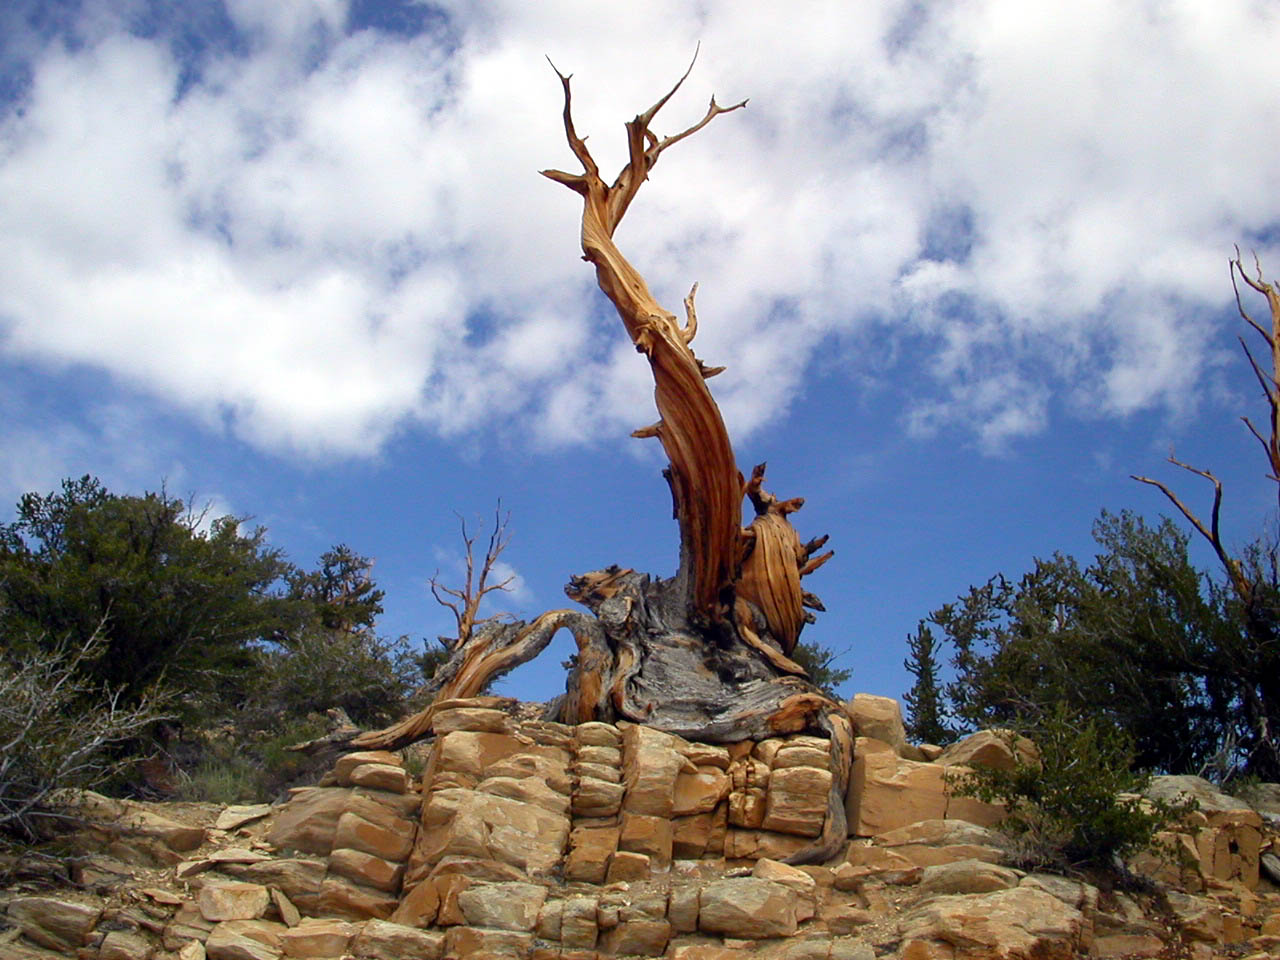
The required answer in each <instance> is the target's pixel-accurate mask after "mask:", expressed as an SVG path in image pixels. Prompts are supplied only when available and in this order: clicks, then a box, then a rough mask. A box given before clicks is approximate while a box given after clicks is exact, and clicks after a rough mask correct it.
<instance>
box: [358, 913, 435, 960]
mask: <svg viewBox="0 0 1280 960" xmlns="http://www.w3.org/2000/svg"><path fill="white" fill-rule="evenodd" d="M351 955H352V956H354V957H361V958H364V957H369V958H376V960H440V958H441V957H442V956H444V934H443V933H441V932H439V931H436V930H415V929H413V928H412V927H406V926H402V925H400V924H398V923H389V922H387V921H385V920H369V921H367V922H366V923H365V925H364V927H363V929H361V931H360V933H359V934H358V935H357V936H356V938H355V940H354V941H353V942H352V944H351Z"/></svg>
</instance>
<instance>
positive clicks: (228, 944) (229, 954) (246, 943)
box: [204, 920, 288, 960]
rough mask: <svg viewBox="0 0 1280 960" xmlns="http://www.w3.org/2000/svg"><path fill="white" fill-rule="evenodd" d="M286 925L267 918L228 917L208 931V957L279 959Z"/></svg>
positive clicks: (214, 958)
mask: <svg viewBox="0 0 1280 960" xmlns="http://www.w3.org/2000/svg"><path fill="white" fill-rule="evenodd" d="M287 929H288V928H287V927H285V926H284V925H283V924H279V923H270V922H268V921H266V920H228V921H226V922H225V923H219V924H218V925H217V926H215V927H214V928H213V930H212V931H211V932H210V933H209V939H208V940H206V941H205V943H204V949H205V953H206V954H207V955H208V958H209V960H278V958H279V957H280V954H281V945H280V936H281V934H283V933H284V932H285V931H286V930H287Z"/></svg>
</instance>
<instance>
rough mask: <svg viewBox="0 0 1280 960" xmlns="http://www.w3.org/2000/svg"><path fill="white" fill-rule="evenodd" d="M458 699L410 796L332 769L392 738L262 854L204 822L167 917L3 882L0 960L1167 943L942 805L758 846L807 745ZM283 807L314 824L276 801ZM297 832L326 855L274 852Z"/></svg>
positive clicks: (918, 953)
mask: <svg viewBox="0 0 1280 960" xmlns="http://www.w3.org/2000/svg"><path fill="white" fill-rule="evenodd" d="M473 706H474V707H475V708H476V709H478V710H490V709H495V710H496V709H497V708H494V707H489V706H485V705H483V704H472V703H470V702H467V701H459V702H458V704H457V705H456V706H455V708H453V709H455V710H456V711H457V714H456V718H455V719H456V720H457V722H458V724H460V726H458V727H457V728H456V729H452V730H451V731H450V732H448V733H446V734H445V735H444V736H443V737H441V738H440V741H437V744H436V746H437V747H440V745H441V742H443V743H444V747H445V748H447V749H444V751H443V753H444V754H447V755H448V756H450V757H453V758H455V760H457V761H458V765H456V766H451V765H450V764H451V763H453V762H454V761H452V760H450V761H448V762H445V761H444V760H442V756H441V751H440V750H437V751H436V752H435V755H433V756H432V757H431V759H430V761H429V763H428V773H427V776H426V778H425V779H426V788H425V789H426V793H425V798H424V796H423V795H421V794H419V793H418V792H417V791H418V789H419V786H418V784H417V783H413V782H410V781H409V780H408V779H407V778H406V781H405V783H406V792H405V793H397V792H396V789H397V787H396V785H397V784H398V783H399V779H398V778H395V780H394V782H393V781H392V780H387V781H386V786H387V787H388V789H382V790H379V789H372V788H370V787H369V786H367V785H366V786H359V785H355V784H357V782H358V781H359V779H360V776H359V775H358V774H357V772H358V771H360V770H362V769H368V768H383V767H393V768H396V769H402V768H399V767H397V763H398V761H397V760H396V759H395V757H394V756H393V755H366V756H362V757H356V758H355V759H353V760H352V761H350V762H348V763H346V764H345V765H344V767H343V770H344V772H343V773H342V774H341V775H339V774H338V773H336V772H335V773H334V774H332V775H330V777H329V778H327V779H328V780H329V781H330V782H336V783H338V784H340V786H337V787H328V788H321V789H320V790H315V789H311V790H302V791H298V793H297V797H296V799H295V800H294V801H291V802H290V803H289V804H287V805H285V806H284V807H282V808H277V809H276V810H275V811H274V812H273V813H274V817H275V820H276V823H275V824H274V827H273V829H274V832H273V833H272V835H273V836H277V837H280V838H282V839H283V838H286V837H287V838H291V839H292V840H293V841H294V843H293V844H291V845H290V847H289V848H288V849H281V850H276V851H272V850H271V848H270V847H268V846H267V845H266V844H263V843H261V842H260V841H258V840H257V839H255V838H257V837H261V836H262V835H263V833H264V832H266V831H267V830H268V828H269V826H271V825H269V824H262V825H260V826H257V827H250V828H249V829H247V830H245V831H244V832H242V833H241V835H240V836H239V837H235V838H231V837H226V836H219V835H217V833H216V832H215V834H214V839H215V842H218V843H220V846H219V847H218V848H217V849H213V850H211V849H209V848H208V847H207V846H206V847H202V848H201V849H200V850H199V851H198V852H196V853H195V854H193V855H192V857H191V859H189V860H187V861H185V862H183V863H181V864H179V865H178V867H177V869H176V871H175V872H174V874H173V877H172V879H175V880H177V881H180V882H178V883H176V884H173V885H171V889H166V885H165V884H163V883H161V884H160V885H159V886H153V887H149V888H146V889H145V890H143V891H140V893H142V895H143V896H145V897H146V898H147V899H146V901H145V905H146V906H147V908H148V911H147V912H151V914H152V916H157V915H159V914H163V913H164V912H166V911H167V912H168V915H167V916H160V917H159V919H158V920H157V921H156V922H155V924H154V925H152V926H147V925H146V924H147V923H150V921H149V920H146V921H145V922H144V920H143V919H142V918H143V916H144V915H143V913H140V912H138V911H137V910H136V909H135V908H134V907H133V906H125V907H121V906H120V901H114V902H113V901H110V900H101V901H99V903H105V904H106V907H107V909H106V912H105V913H104V912H103V911H102V910H101V909H100V907H99V906H95V905H92V904H84V903H75V902H73V901H72V899H71V897H72V896H74V897H78V898H80V899H87V897H86V896H85V895H83V894H75V895H69V897H68V900H67V901H65V902H64V901H62V900H61V899H57V900H54V899H53V898H31V897H17V898H14V899H13V900H12V901H10V904H9V905H7V907H6V909H7V911H8V919H9V921H10V922H11V924H12V925H14V926H17V927H18V928H19V929H20V930H26V929H28V928H30V929H31V930H32V931H33V933H32V935H31V936H24V937H23V939H22V940H21V941H20V943H21V944H28V943H30V944H32V946H30V947H24V948H23V949H26V950H27V953H19V956H23V957H26V956H32V955H33V954H34V952H35V951H37V946H36V945H37V944H38V943H39V941H37V940H36V939H34V938H36V937H40V936H43V937H45V938H46V939H45V941H43V942H44V943H47V944H54V943H56V944H57V946H56V947H55V948H54V949H57V951H58V952H59V954H61V955H75V954H77V953H79V956H80V958H81V960H156V958H157V957H172V956H178V957H179V960H205V953H206V950H207V953H208V956H209V957H211V958H212V960H279V958H285V957H288V958H293V957H297V958H299V960H301V958H304V957H308V958H316V960H328V958H330V957H332V958H334V960H337V958H340V957H354V958H361V960H401V958H404V960H409V958H410V957H412V958H427V960H445V958H448V960H455V958H456V960H463V958H470V957H474V958H484V960H488V958H499V957H518V958H521V960H552V958H558V960H602V958H604V957H609V956H636V957H642V956H649V957H659V956H665V957H669V958H673V960H674V958H686V960H694V958H696V960H709V958H711V960H728V958H730V957H737V956H745V955H751V956H759V957H761V958H762V960H764V958H768V960H872V958H873V957H874V956H876V955H879V956H896V957H898V958H899V960H928V958H935V957H936V958H945V960H957V958H972V960H977V958H980V957H981V958H986V957H995V958H1009V960H1022V958H1027V960H1031V958H1036V960H1054V958H1057V957H1063V958H1066V957H1068V956H1071V955H1072V951H1077V950H1080V949H1084V948H1085V947H1088V946H1089V943H1090V940H1091V938H1092V943H1093V945H1092V946H1091V947H1089V949H1090V955H1095V956H1107V955H1121V954H1124V955H1153V956H1154V955H1156V954H1157V953H1160V952H1161V951H1164V952H1167V947H1168V946H1169V944H1168V943H1167V942H1166V941H1168V929H1167V927H1166V926H1164V925H1162V923H1159V922H1155V920H1154V918H1153V916H1151V911H1150V908H1149V907H1148V906H1146V905H1145V901H1143V903H1142V904H1139V903H1138V902H1136V901H1135V898H1133V897H1122V896H1120V895H1119V894H1113V895H1109V896H1108V897H1107V898H1104V899H1103V900H1102V903H1103V906H1102V907H1100V897H1099V894H1098V891H1097V890H1096V889H1095V888H1093V887H1090V886H1089V885H1088V884H1084V883H1081V882H1078V881H1072V880H1067V879H1064V878H1061V877H1053V876H1049V875H1040V874H1037V875H1031V876H1027V875H1024V874H1022V873H1021V872H1019V871H1014V870H1010V869H1008V868H1007V867H1004V866H1001V865H999V863H998V862H997V861H998V860H999V859H1000V855H1001V851H1000V845H999V841H998V840H997V838H996V837H995V835H993V833H992V832H991V831H990V830H989V829H987V828H985V827H983V826H980V825H978V824H975V823H970V822H968V821H965V820H958V819H954V818H952V815H953V814H954V813H955V809H954V808H953V807H948V813H947V817H945V818H940V817H934V818H931V819H925V820H920V821H918V822H912V823H906V824H900V825H897V826H894V827H892V828H891V829H885V830H883V831H882V832H879V833H876V834H875V835H873V836H870V837H867V838H860V839H855V840H854V841H852V842H851V844H850V846H849V847H848V850H847V856H846V857H845V862H843V863H840V864H839V866H838V867H824V866H803V867H797V866H792V865H789V864H786V863H782V862H780V861H781V859H783V858H785V857H788V856H790V855H792V854H795V853H797V852H801V851H804V850H805V849H806V848H807V847H808V845H810V844H811V843H812V838H811V836H806V835H804V834H808V833H811V832H812V831H814V830H815V828H816V829H818V830H820V829H821V827H822V823H823V821H822V819H821V818H822V817H823V816H824V815H825V804H826V800H827V797H826V796H825V792H826V790H827V789H828V788H829V786H830V783H831V782H832V779H833V776H834V775H833V773H832V771H831V770H830V769H829V764H830V752H829V751H828V750H827V749H826V747H827V746H828V743H827V741H825V740H822V739H820V738H817V737H810V736H796V737H774V738H770V739H768V740H764V741H761V742H758V743H750V742H745V743H739V744H731V745H727V746H725V745H705V744H696V743H690V742H686V741H684V740H682V739H680V738H678V737H671V736H669V735H667V734H662V733H658V734H657V735H656V736H650V735H649V734H646V733H634V732H632V731H633V730H634V729H635V728H630V727H627V726H625V725H624V727H623V728H622V729H621V730H619V729H618V728H615V727H612V726H609V725H606V724H584V725H583V726H582V727H581V728H579V729H576V730H575V729H574V728H571V727H563V726H561V725H558V724H546V723H542V724H530V723H522V722H519V721H518V720H517V719H516V718H515V712H514V711H511V710H507V709H503V710H501V711H499V712H500V713H501V714H502V717H503V718H504V720H503V724H505V726H504V727H503V730H502V731H496V730H494V729H467V727H468V726H479V727H497V726H498V723H497V720H496V719H495V718H494V717H493V716H490V715H489V714H486V713H470V712H469V711H471V710H472V708H473ZM468 745H470V746H471V747H478V748H479V749H480V753H481V754H483V755H484V756H485V757H486V758H487V759H486V760H485V761H484V762H485V764H486V765H485V766H483V768H481V767H479V766H477V760H476V757H477V753H476V751H475V750H470V749H469V748H468ZM859 747H860V753H859V756H860V759H862V760H864V761H865V762H866V763H867V764H868V765H870V764H873V763H875V762H883V763H884V764H885V765H886V768H889V765H890V764H891V765H892V767H891V769H892V771H895V772H901V770H902V769H904V768H905V769H907V770H909V771H910V772H911V773H912V774H913V775H915V774H916V773H917V771H918V768H920V767H932V768H933V770H934V771H935V774H936V772H937V771H941V770H942V769H943V768H942V767H941V766H940V765H938V764H923V763H914V764H912V763H911V762H910V761H907V760H904V759H902V758H901V757H899V756H898V755H897V754H896V753H895V752H894V751H893V749H892V748H891V747H890V746H889V745H888V744H887V743H880V742H879V741H875V740H869V739H863V740H861V741H859ZM628 750H630V751H631V752H630V753H628ZM629 756H630V757H631V758H632V759H634V760H636V761H637V763H636V764H634V765H633V770H632V771H631V773H630V774H626V773H625V771H624V768H625V767H626V765H627V763H628V762H629V761H628V757H629ZM446 759H447V758H446ZM393 761H394V762H393ZM628 780H629V781H630V783H631V784H632V785H635V786H636V787H637V788H638V789H639V792H640V795H641V796H642V797H643V798H644V799H643V800H642V801H641V803H640V804H639V805H640V806H642V807H643V806H650V807H651V808H656V809H665V808H666V807H665V805H666V802H667V801H660V800H659V799H658V798H657V793H656V792H655V791H656V786H655V785H657V784H662V783H665V784H666V787H665V789H666V790H667V791H668V793H667V800H669V802H670V809H671V815H670V816H666V817H663V816H659V815H657V814H654V813H645V812H638V811H636V810H631V809H627V805H626V803H625V802H624V801H625V797H626V794H627V789H628V786H627V783H628ZM932 782H934V783H936V780H935V781H932ZM584 783H605V784H611V785H613V786H614V787H615V788H616V790H617V792H616V793H615V794H614V796H613V800H612V803H613V805H614V809H613V812H612V813H611V814H607V815H602V816H593V817H584V816H582V815H581V814H580V813H577V812H576V810H575V807H576V806H577V804H578V799H577V798H578V797H580V796H590V793H589V792H584V790H583V786H582V785H583V784H584ZM865 786H866V784H865V783H864V784H863V787H864V788H865ZM588 789H594V788H588ZM888 796H891V794H888V793H886V794H885V796H884V797H881V801H884V799H885V797H888ZM861 799H862V800H865V799H866V798H865V797H863V798H861ZM873 799H874V798H873ZM934 799H936V798H934ZM424 800H425V802H424ZM931 802H932V801H931ZM946 802H948V803H951V802H952V801H951V800H950V799H947V800H946ZM873 806H874V804H873ZM307 808H310V809H313V810H319V811H320V814H319V815H318V820H319V823H318V824H307V823H305V822H302V818H300V817H298V816H297V813H298V811H299V810H301V809H307ZM690 810H696V811H698V812H685V811H690ZM245 812H246V813H248V812H251V813H252V814H253V815H254V816H257V815H259V814H260V811H256V810H255V811H245ZM185 815H186V813H185V812H184V816H185ZM240 815H241V814H240V813H239V812H237V813H236V814H235V816H237V817H238V816H240ZM210 816H212V814H210ZM1198 816H1199V817H1200V822H1201V823H1202V825H1203V826H1204V828H1205V831H1206V832H1207V834H1208V835H1210V836H1212V837H1213V838H1215V839H1214V841H1213V842H1214V843H1215V844H1216V843H1218V842H1219V841H1220V840H1221V839H1222V838H1223V837H1224V836H1225V837H1230V836H1234V835H1229V834H1227V833H1224V830H1226V829H1227V828H1228V827H1230V828H1232V829H1236V828H1238V827H1239V826H1240V823H1238V822H1236V816H1237V811H1236V810H1235V809H1234V808H1228V809H1225V810H1210V811H1209V813H1208V814H1200V815H1198ZM1255 816H1256V815H1255ZM1211 817H1212V818H1216V819H1217V820H1218V821H1220V822H1219V825H1218V826H1217V827H1211V826H1210V825H1209V824H1210V818H1211ZM900 818H901V815H900V814H899V819H900ZM245 822H246V823H251V822H252V821H245ZM1251 822H1253V821H1251ZM1259 822H1260V821H1259ZM1263 826H1264V831H1263V843H1264V844H1270V843H1272V842H1273V841H1272V839H1271V838H1270V836H1269V835H1267V834H1266V832H1265V824H1263ZM769 828H774V829H769ZM788 831H789V832H788ZM298 838H302V840H301V842H302V843H303V844H304V845H305V844H307V843H311V844H313V845H314V846H317V847H327V848H328V850H329V852H328V853H327V854H312V855H310V856H303V857H299V856H295V855H293V854H292V851H294V850H297V849H298V847H297V846H296V842H297V839H298ZM307 838H311V839H309V840H308V839H307ZM1186 842H1187V843H1188V844H1190V846H1189V847H1188V848H1187V849H1188V850H1189V851H1190V853H1191V855H1192V856H1193V858H1194V857H1195V856H1198V855H1199V851H1198V849H1197V848H1196V846H1195V843H1194V842H1193V841H1192V840H1191V839H1187V841H1186ZM273 852H274V853H275V856H272V853H273ZM1239 853H1240V849H1239V847H1237V849H1236V850H1235V851H1234V852H1233V856H1237V857H1238V856H1239ZM427 854H429V856H428V855H427ZM721 858H726V859H727V860H728V862H726V859H721ZM748 874H749V875H748ZM229 877H234V878H235V879H234V880H232V879H229ZM151 880H152V882H153V883H154V882H156V881H155V878H154V876H152V878H151ZM236 881H240V882H236ZM113 882H117V881H113ZM1195 893H1199V894H1202V895H1195ZM1195 893H1188V894H1179V893H1177V892H1176V891H1174V892H1171V894H1170V895H1169V897H1168V900H1167V902H1168V906H1169V907H1170V908H1171V909H1172V910H1173V915H1174V916H1175V917H1176V918H1177V920H1178V922H1179V923H1180V924H1181V936H1182V938H1183V942H1184V945H1185V946H1186V947H1187V950H1188V951H1189V956H1190V958H1191V960H1211V958H1212V956H1213V955H1215V953H1221V952H1222V951H1221V950H1220V949H1219V947H1218V944H1221V943H1224V942H1227V941H1240V940H1250V939H1251V940H1252V941H1253V943H1252V946H1253V947H1255V948H1256V949H1257V950H1259V951H1261V950H1265V949H1268V948H1270V947H1271V946H1272V940H1268V939H1267V938H1268V937H1271V938H1273V939H1274V940H1275V942H1276V943H1280V896H1275V895H1272V894H1269V893H1267V892H1265V890H1264V891H1260V892H1259V893H1258V894H1257V895H1255V894H1252V893H1250V892H1249V890H1248V888H1247V887H1246V886H1245V885H1244V884H1243V883H1242V882H1240V880H1239V879H1238V878H1236V879H1233V880H1230V881H1223V882H1212V883H1210V882H1208V881H1206V884H1205V886H1204V888H1201V889H1198V890H1197V891H1195ZM233 894H234V895H233ZM264 894H265V895H266V896H267V897H268V898H269V899H264ZM1139 899H1140V898H1139ZM139 902H141V901H139ZM124 903H126V904H129V903H130V901H129V899H128V898H125V900H124ZM50 904H61V906H51V905H50ZM295 904H296V905H295ZM37 906H38V907H39V909H36V907H37ZM1104 908H1105V909H1104ZM152 911H155V912H152ZM1144 912H1145V915H1144ZM232 917H243V918H245V919H229V918H232ZM277 917H278V918H280V919H281V920H283V921H284V922H283V923H277V922H275V921H276V918H277ZM59 918H60V919H59ZM224 918H225V919H224ZM11 936H12V935H11ZM0 943H2V941H0ZM3 952H4V951H3V948H2V946H0V953H3ZM42 955H43V954H42Z"/></svg>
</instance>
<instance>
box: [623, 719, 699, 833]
mask: <svg viewBox="0 0 1280 960" xmlns="http://www.w3.org/2000/svg"><path fill="white" fill-rule="evenodd" d="M675 745H676V741H675V738H674V737H672V736H671V735H670V734H667V733H663V732H662V731H660V730H655V729H653V728H652V727H643V726H637V725H631V726H628V727H627V728H626V730H624V731H623V734H622V756H623V768H622V782H623V785H624V786H625V788H626V793H625V795H624V796H623V799H622V809H623V810H625V811H627V812H628V813H642V814H645V815H647V816H651V817H670V816H671V815H672V813H673V811H674V809H675V786H676V776H677V775H678V774H679V773H680V771H681V769H682V768H683V767H684V764H685V762H686V761H685V759H684V757H683V756H682V755H681V754H680V753H679V751H677V750H676V747H675Z"/></svg>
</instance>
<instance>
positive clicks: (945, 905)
mask: <svg viewBox="0 0 1280 960" xmlns="http://www.w3.org/2000/svg"><path fill="white" fill-rule="evenodd" d="M1085 930H1086V927H1085V920H1084V916H1083V915H1082V914H1081V913H1080V911H1079V910H1076V909H1074V908H1072V907H1069V906H1067V905H1066V904H1065V903H1063V902H1062V901H1061V900H1059V899H1058V898H1057V897H1054V896H1052V895H1050V894H1048V893H1045V892H1044V891H1042V890H1036V889H1032V888H1028V887H1017V888H1015V889H1012V890H997V891H996V892H994V893H987V894H980V895H976V896H973V895H971V896H942V897H935V898H933V899H932V900H929V901H927V902H926V903H923V904H920V905H919V906H917V907H915V908H914V909H912V910H910V911H908V912H907V914H906V915H905V916H903V917H902V919H901V920H900V921H899V932H900V934H901V937H902V941H903V944H902V949H901V951H900V955H901V956H903V957H906V956H909V955H910V953H909V944H910V943H911V942H912V941H922V942H924V943H925V944H928V943H929V942H935V943H941V944H944V945H945V946H946V947H947V948H949V949H950V951H953V953H950V952H949V953H946V954H945V955H947V956H953V955H954V956H955V957H957V958H960V957H972V958H975V960H976V958H984V960H1070V958H1073V957H1075V956H1076V955H1077V952H1078V950H1079V948H1080V947H1081V945H1082V938H1083V937H1084V935H1085ZM927 949H928V948H927V946H926V947H925V948H924V949H923V950H917V951H915V955H916V956H929V955H930V954H929V953H927V952H925V950H927ZM933 955H935V956H937V955H939V954H933Z"/></svg>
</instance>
